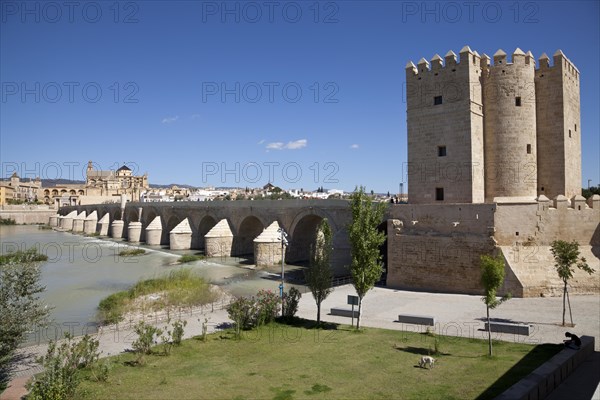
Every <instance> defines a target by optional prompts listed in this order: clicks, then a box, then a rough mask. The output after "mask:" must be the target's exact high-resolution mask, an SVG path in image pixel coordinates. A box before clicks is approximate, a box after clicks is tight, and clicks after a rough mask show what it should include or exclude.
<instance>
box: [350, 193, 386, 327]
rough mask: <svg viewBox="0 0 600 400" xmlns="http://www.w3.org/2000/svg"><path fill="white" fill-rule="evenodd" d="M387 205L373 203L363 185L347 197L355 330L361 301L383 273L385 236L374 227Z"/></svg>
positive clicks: (379, 220) (358, 319) (381, 217)
mask: <svg viewBox="0 0 600 400" xmlns="http://www.w3.org/2000/svg"><path fill="white" fill-rule="evenodd" d="M386 205H387V203H376V204H373V202H372V200H371V199H370V198H369V197H368V196H367V195H366V193H365V188H364V186H361V187H360V188H358V189H357V190H355V191H354V193H353V194H352V196H350V208H351V209H352V222H351V223H350V226H349V227H348V231H349V235H350V247H351V253H352V263H351V265H350V274H351V275H352V284H353V285H354V289H355V290H356V294H358V314H359V315H358V318H357V319H356V328H357V329H358V328H359V327H360V313H361V307H362V299H363V298H364V297H365V295H366V294H367V292H368V291H369V290H371V289H372V288H373V286H375V282H377V281H378V280H379V279H380V278H381V274H382V272H383V264H382V263H381V260H382V257H381V254H380V253H379V246H381V245H382V244H383V242H385V233H384V232H379V231H378V230H377V227H378V226H379V224H380V223H381V220H382V219H383V214H384V212H385V207H386Z"/></svg>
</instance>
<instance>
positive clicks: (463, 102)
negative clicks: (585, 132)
mask: <svg viewBox="0 0 600 400" xmlns="http://www.w3.org/2000/svg"><path fill="white" fill-rule="evenodd" d="M493 58H494V59H493V63H492V60H490V57H488V56H487V55H485V54H484V55H483V56H479V54H478V53H477V52H475V51H472V50H471V49H470V48H469V47H468V46H465V47H463V49H462V50H461V51H460V62H457V59H456V55H455V54H454V53H453V52H452V51H449V52H448V53H447V54H446V56H445V60H443V59H442V58H441V57H440V56H438V55H437V54H436V55H435V56H434V57H433V58H432V59H431V65H430V64H429V62H427V61H426V60H425V59H421V60H420V61H419V63H418V65H417V66H415V65H414V64H413V63H412V62H409V63H408V64H407V66H406V85H407V94H406V102H407V128H408V134H407V137H408V173H407V177H408V200H409V202H410V203H413V204H426V203H444V202H446V203H483V202H494V201H499V202H500V201H502V202H503V201H533V200H534V199H535V198H536V197H537V196H538V195H540V194H544V195H546V196H547V197H549V198H554V197H556V196H557V195H559V194H562V195H565V196H566V197H568V198H571V197H573V196H575V195H580V194H581V127H580V99H579V97H580V94H579V71H578V70H577V68H575V66H574V65H573V64H572V63H571V62H570V61H569V60H568V59H567V58H566V57H565V55H564V54H563V53H562V52H561V51H560V50H559V51H557V52H556V53H555V54H554V65H553V66H552V67H551V66H550V63H549V59H548V57H547V56H546V55H543V56H542V57H541V58H540V60H539V61H540V67H539V69H537V70H536V68H535V60H534V57H533V54H531V52H528V53H527V54H525V53H524V52H523V51H522V50H520V49H516V50H515V51H514V53H513V55H512V59H511V62H509V61H508V57H507V55H506V53H505V52H504V51H502V50H498V51H497V52H496V53H495V54H494V57H493ZM444 61H445V62H444Z"/></svg>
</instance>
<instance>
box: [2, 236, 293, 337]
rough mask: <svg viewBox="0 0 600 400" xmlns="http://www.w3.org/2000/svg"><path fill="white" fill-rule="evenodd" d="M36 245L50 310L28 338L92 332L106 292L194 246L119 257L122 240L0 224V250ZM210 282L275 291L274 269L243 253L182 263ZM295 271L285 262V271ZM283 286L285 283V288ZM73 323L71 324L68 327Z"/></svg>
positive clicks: (238, 289) (154, 272)
mask: <svg viewBox="0 0 600 400" xmlns="http://www.w3.org/2000/svg"><path fill="white" fill-rule="evenodd" d="M31 247H36V248H37V249H38V251H40V252H41V253H42V254H45V255H47V256H48V261H46V262H45V263H43V265H42V277H41V284H42V285H44V286H45V287H46V290H45V291H44V292H43V293H42V294H41V296H40V297H41V298H42V299H43V300H44V302H45V303H47V304H49V305H50V306H52V307H54V308H53V310H52V314H51V318H52V325H51V329H46V330H44V332H43V333H42V334H40V332H35V331H34V332H32V334H31V335H30V338H29V339H28V343H29V344H31V343H32V342H44V341H47V340H50V339H54V338H55V337H56V336H59V337H62V332H64V331H67V330H72V331H74V332H75V333H77V332H82V327H83V328H84V331H87V332H93V331H95V329H96V320H95V316H96V310H97V306H98V303H99V302H100V300H102V299H103V298H105V297H106V296H108V295H110V294H112V293H115V292H118V291H121V290H126V289H127V288H129V287H130V286H131V285H133V284H134V283H136V282H137V281H139V280H141V279H148V278H152V277H157V276H161V275H164V274H168V273H169V272H170V271H172V270H174V269H178V268H181V265H176V264H174V263H175V262H176V261H177V259H178V258H179V257H180V256H181V255H182V254H194V253H195V251H193V250H192V251H171V250H168V249H157V248H153V247H152V248H151V247H148V246H144V245H140V246H139V247H141V248H143V249H145V250H146V254H143V255H140V256H135V257H120V256H119V255H118V254H119V253H120V252H121V251H122V250H124V249H126V248H128V247H129V246H128V245H127V243H126V242H115V241H112V240H108V239H99V238H95V237H85V236H81V235H76V234H72V233H68V232H57V231H53V230H48V229H40V228H39V227H38V226H33V225H29V226H27V225H17V226H0V253H7V252H10V251H15V250H25V249H28V248H31ZM185 267H186V268H191V269H192V270H194V271H196V272H197V273H198V274H199V275H201V276H202V277H204V278H205V279H207V280H208V281H210V282H211V283H213V284H216V285H219V286H220V287H222V288H223V289H225V290H227V291H228V292H230V293H231V294H233V295H235V296H247V295H252V294H256V292H257V291H258V290H259V289H271V290H273V291H275V292H278V291H279V277H280V275H279V269H278V268H274V269H272V270H270V271H269V270H254V269H252V266H251V265H249V262H248V260H246V259H243V258H219V259H206V260H201V261H196V262H193V263H189V264H185ZM292 271H295V272H296V273H297V272H298V267H296V266H286V273H288V272H292ZM286 289H287V287H286ZM69 327H75V328H69Z"/></svg>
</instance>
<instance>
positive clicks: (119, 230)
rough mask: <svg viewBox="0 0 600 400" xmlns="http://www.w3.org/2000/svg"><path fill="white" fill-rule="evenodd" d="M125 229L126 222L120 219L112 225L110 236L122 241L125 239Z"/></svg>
mask: <svg viewBox="0 0 600 400" xmlns="http://www.w3.org/2000/svg"><path fill="white" fill-rule="evenodd" d="M124 227H125V222H123V220H121V219H118V220H116V221H113V222H112V224H110V236H111V237H112V238H113V239H121V238H122V237H123V228H124Z"/></svg>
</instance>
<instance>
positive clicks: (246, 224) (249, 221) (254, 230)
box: [231, 215, 265, 256]
mask: <svg viewBox="0 0 600 400" xmlns="http://www.w3.org/2000/svg"><path fill="white" fill-rule="evenodd" d="M264 229H265V225H264V224H263V222H262V221H261V220H260V219H259V218H258V217H256V216H254V215H249V216H247V217H245V218H244V219H243V220H242V222H241V223H240V225H239V227H238V229H237V234H236V235H234V236H233V246H232V249H231V253H232V255H234V256H243V255H252V256H254V239H255V238H256V237H257V236H258V235H260V234H261V232H262V231H263V230H264Z"/></svg>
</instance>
